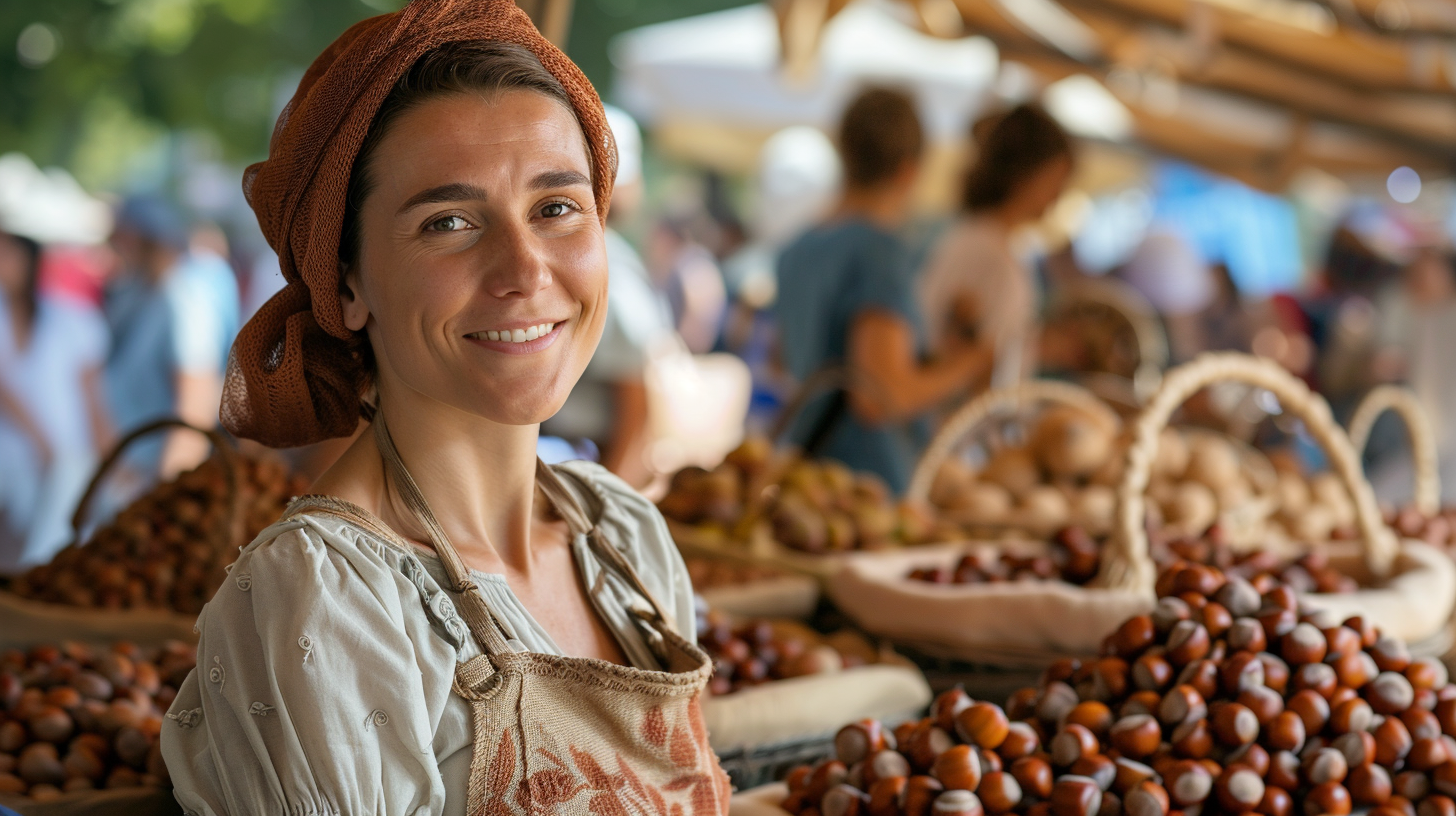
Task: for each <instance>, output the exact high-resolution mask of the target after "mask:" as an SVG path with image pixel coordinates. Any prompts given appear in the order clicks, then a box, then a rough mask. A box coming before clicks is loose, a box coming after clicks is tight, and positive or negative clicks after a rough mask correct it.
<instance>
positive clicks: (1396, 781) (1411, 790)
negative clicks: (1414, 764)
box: [1377, 766, 1431, 802]
mask: <svg viewBox="0 0 1456 816" xmlns="http://www.w3.org/2000/svg"><path fill="white" fill-rule="evenodd" d="M1377 767H1379V766H1377ZM1390 790H1391V793H1392V794H1393V795H1395V796H1399V797H1401V798H1402V799H1409V800H1411V801H1412V802H1418V801H1420V800H1422V799H1424V798H1426V797H1427V796H1429V795H1430V794H1431V778H1430V777H1428V776H1426V775H1425V774H1423V773H1417V772H1416V771H1401V772H1400V773H1398V774H1396V775H1395V776H1394V777H1392V778H1391V780H1390Z"/></svg>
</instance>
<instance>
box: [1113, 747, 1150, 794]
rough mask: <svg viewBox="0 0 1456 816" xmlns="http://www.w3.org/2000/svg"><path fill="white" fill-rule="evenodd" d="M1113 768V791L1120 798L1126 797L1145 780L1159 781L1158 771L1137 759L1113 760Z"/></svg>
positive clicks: (1120, 758) (1121, 758)
mask: <svg viewBox="0 0 1456 816" xmlns="http://www.w3.org/2000/svg"><path fill="white" fill-rule="evenodd" d="M1112 766H1113V770H1114V773H1113V777H1112V790H1113V792H1115V793H1116V794H1117V795H1118V796H1123V797H1125V796H1127V792H1128V791H1130V790H1132V789H1133V787H1134V786H1136V785H1137V783H1139V782H1142V781H1143V780H1145V779H1157V777H1158V773H1157V771H1154V770H1153V769H1152V768H1150V767H1148V766H1147V765H1144V764H1143V763H1141V762H1138V761H1137V760H1135V759H1128V758H1127V757H1125V756H1124V757H1118V758H1117V759H1115V760H1113V761H1112Z"/></svg>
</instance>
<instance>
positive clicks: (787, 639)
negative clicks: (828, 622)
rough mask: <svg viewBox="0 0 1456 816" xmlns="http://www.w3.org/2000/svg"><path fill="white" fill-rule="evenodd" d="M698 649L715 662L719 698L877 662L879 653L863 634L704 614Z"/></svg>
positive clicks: (711, 685)
mask: <svg viewBox="0 0 1456 816" xmlns="http://www.w3.org/2000/svg"><path fill="white" fill-rule="evenodd" d="M697 625H698V644H699V645H700V646H702V647H703V649H704V650H705V651H706V652H707V653H708V656H709V657H710V658H712V660H713V677H712V679H711V680H709V681H708V691H709V692H710V693H712V694H715V695H724V694H731V693H733V692H735V691H739V690H741V689H745V688H750V687H752V686H758V685H762V684H764V683H767V682H770V681H773V680H786V679H789V678H793V677H804V676H807V675H811V674H826V673H832V672H837V671H842V670H844V669H851V668H854V667H855V666H863V665H865V664H867V663H873V662H876V659H877V655H876V653H875V650H874V648H873V647H872V646H871V645H870V644H869V643H868V642H867V641H865V640H864V639H863V638H862V637H860V636H859V635H856V634H854V633H851V632H843V633H840V634H838V635H831V636H829V637H827V638H826V637H821V636H820V635H818V634H817V633H816V632H814V631H812V630H810V629H808V628H806V627H803V626H800V625H798V624H793V623H789V622H784V621H770V620H763V619H757V620H748V621H742V622H738V623H734V622H731V621H729V620H728V619H727V618H726V617H725V616H723V615H720V614H718V613H716V612H713V611H704V610H703V609H701V608H700V609H699V614H698V620H697Z"/></svg>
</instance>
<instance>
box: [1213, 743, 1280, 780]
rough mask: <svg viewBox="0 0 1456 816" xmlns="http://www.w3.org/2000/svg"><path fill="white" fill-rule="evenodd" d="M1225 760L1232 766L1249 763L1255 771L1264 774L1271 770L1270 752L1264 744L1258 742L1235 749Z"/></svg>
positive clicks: (1260, 774)
mask: <svg viewBox="0 0 1456 816" xmlns="http://www.w3.org/2000/svg"><path fill="white" fill-rule="evenodd" d="M1224 760H1225V762H1226V763H1227V764H1228V765H1229V766H1230V767H1232V766H1234V765H1247V766H1248V767H1250V768H1253V769H1254V773H1257V774H1258V775H1259V776H1264V775H1265V774H1267V773H1268V772H1269V752H1268V751H1266V750H1264V746H1262V745H1260V744H1259V743H1257V742H1251V743H1249V744H1248V745H1245V746H1244V747H1242V748H1239V749H1237V750H1234V751H1232V752H1230V753H1229V754H1228V756H1226V757H1224Z"/></svg>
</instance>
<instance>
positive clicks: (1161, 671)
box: [1131, 653, 1173, 691]
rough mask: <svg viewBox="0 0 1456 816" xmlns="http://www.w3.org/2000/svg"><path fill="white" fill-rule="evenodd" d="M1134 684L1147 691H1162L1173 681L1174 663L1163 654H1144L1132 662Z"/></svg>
mask: <svg viewBox="0 0 1456 816" xmlns="http://www.w3.org/2000/svg"><path fill="white" fill-rule="evenodd" d="M1131 677H1132V684H1133V687H1134V688H1137V689H1140V690H1145V691H1162V690H1163V689H1165V688H1167V687H1168V684H1169V683H1171V682H1173V664H1172V663H1169V662H1168V661H1167V660H1166V659H1165V658H1164V657H1163V656H1162V655H1161V654H1151V653H1149V654H1144V655H1143V656H1142V657H1139V658H1138V659H1137V661H1136V662H1134V663H1133V664H1132V672H1131Z"/></svg>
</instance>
